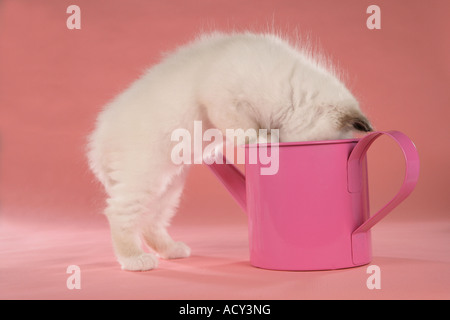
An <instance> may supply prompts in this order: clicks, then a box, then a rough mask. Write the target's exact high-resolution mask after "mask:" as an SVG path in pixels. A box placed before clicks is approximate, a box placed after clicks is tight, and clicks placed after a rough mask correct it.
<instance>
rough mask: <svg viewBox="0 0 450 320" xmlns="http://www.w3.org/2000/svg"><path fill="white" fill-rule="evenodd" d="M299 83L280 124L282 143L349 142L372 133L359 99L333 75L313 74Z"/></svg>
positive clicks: (293, 91)
mask: <svg viewBox="0 0 450 320" xmlns="http://www.w3.org/2000/svg"><path fill="white" fill-rule="evenodd" d="M300 82H301V83H300V85H299V86H298V88H301V89H298V90H295V89H294V90H292V93H291V96H292V98H291V99H290V100H291V102H292V105H291V106H290V107H289V108H286V113H287V114H284V117H283V121H281V122H280V123H279V125H280V137H279V138H280V141H281V142H292V141H314V140H337V139H349V138H352V136H353V133H354V132H370V131H372V130H373V128H372V125H371V124H370V121H369V120H368V119H367V117H366V116H365V115H364V114H363V112H362V111H361V109H360V108H359V103H358V101H357V100H356V98H355V97H354V96H353V95H352V94H351V93H350V91H349V90H348V89H347V88H346V87H345V85H344V84H343V83H341V82H340V81H339V80H338V79H337V78H336V77H334V76H333V75H331V74H329V73H325V72H320V73H319V72H314V74H309V77H308V79H307V80H306V81H305V80H303V81H300Z"/></svg>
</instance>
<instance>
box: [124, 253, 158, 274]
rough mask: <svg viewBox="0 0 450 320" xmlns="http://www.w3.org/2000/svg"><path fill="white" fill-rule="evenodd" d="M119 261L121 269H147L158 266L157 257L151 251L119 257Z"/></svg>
mask: <svg viewBox="0 0 450 320" xmlns="http://www.w3.org/2000/svg"><path fill="white" fill-rule="evenodd" d="M118 260H119V263H120V264H121V266H122V269H123V270H129V271H147V270H151V269H154V268H156V267H157V266H158V258H157V257H156V256H155V255H154V254H151V253H143V254H141V255H139V256H135V257H126V258H125V257H119V258H118Z"/></svg>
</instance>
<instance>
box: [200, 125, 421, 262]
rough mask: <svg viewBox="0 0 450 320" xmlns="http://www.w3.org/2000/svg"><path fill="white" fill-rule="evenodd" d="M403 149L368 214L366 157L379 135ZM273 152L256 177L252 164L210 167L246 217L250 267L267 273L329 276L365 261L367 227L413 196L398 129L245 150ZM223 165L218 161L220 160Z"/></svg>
mask: <svg viewBox="0 0 450 320" xmlns="http://www.w3.org/2000/svg"><path fill="white" fill-rule="evenodd" d="M382 135H386V136H389V137H390V138H392V139H393V140H394V141H395V142H397V144H398V145H399V146H400V148H401V150H402V151H403V155H404V157H405V162H406V170H405V179H404V181H403V185H402V186H401V188H400V191H399V192H398V193H397V195H396V196H395V197H394V198H393V199H392V200H391V201H390V202H389V203H388V204H386V205H385V206H384V207H383V208H382V209H381V210H379V211H378V212H377V213H376V214H374V215H372V216H370V214H369V192H368V178H367V177H368V175H367V159H366V153H367V150H368V149H369V147H370V145H371V144H372V143H373V142H374V141H375V140H376V139H377V138H378V137H380V136H382ZM271 146H272V147H278V161H279V168H278V171H277V173H276V174H269V175H262V174H261V169H262V168H263V167H264V165H263V164H261V162H260V161H255V162H254V163H247V162H248V161H246V164H245V176H244V175H243V174H242V173H241V171H239V169H238V168H236V167H235V166H234V165H232V164H216V163H213V164H210V165H209V167H210V168H211V170H212V171H213V172H214V174H215V175H216V176H217V177H218V178H219V179H220V181H221V182H222V183H223V184H224V185H225V187H226V188H227V189H228V191H229V192H230V193H231V194H232V195H233V197H234V198H235V200H236V201H237V202H238V203H239V205H240V206H241V207H242V209H244V211H245V212H247V214H248V228H249V247H250V263H251V264H252V265H253V266H255V267H260V268H265V269H275V270H330V269H340V268H349V267H355V266H361V265H364V264H368V263H370V261H371V259H372V251H371V237H370V229H371V228H372V227H373V226H374V225H375V224H376V223H377V222H379V221H380V220H381V219H383V218H384V217H385V216H386V215H387V214H388V213H389V212H391V211H392V209H394V208H395V207H396V206H397V205H398V204H400V203H401V202H402V201H403V200H405V199H406V198H407V197H408V195H409V194H410V193H411V192H412V191H413V189H414V187H415V185H416V183H417V179H418V177H419V155H418V153H417V150H416V147H415V146H414V143H413V142H412V141H411V140H410V139H409V138H408V137H407V136H406V135H404V134H403V133H401V132H398V131H388V132H373V133H370V134H368V135H367V136H365V137H364V138H362V139H351V140H330V141H312V142H293V143H278V144H274V145H271V144H260V145H257V144H255V145H246V146H245V149H246V150H245V152H246V159H249V156H250V152H251V151H252V148H270V147H271ZM224 163H225V162H224Z"/></svg>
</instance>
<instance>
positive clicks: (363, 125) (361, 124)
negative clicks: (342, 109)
mask: <svg viewBox="0 0 450 320" xmlns="http://www.w3.org/2000/svg"><path fill="white" fill-rule="evenodd" d="M352 126H353V128H354V129H355V130H358V131H363V132H370V131H373V128H372V126H371V125H370V123H369V120H367V118H366V117H364V116H362V117H359V118H355V119H353V121H352Z"/></svg>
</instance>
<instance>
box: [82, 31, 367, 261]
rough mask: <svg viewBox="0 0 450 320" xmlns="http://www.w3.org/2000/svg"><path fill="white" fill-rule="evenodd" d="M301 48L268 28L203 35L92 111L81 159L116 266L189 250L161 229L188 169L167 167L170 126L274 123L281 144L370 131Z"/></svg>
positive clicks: (336, 83)
mask: <svg viewBox="0 0 450 320" xmlns="http://www.w3.org/2000/svg"><path fill="white" fill-rule="evenodd" d="M327 69H328V68H326V67H325V66H323V65H321V64H320V63H319V62H318V61H317V60H315V59H314V58H313V57H312V56H311V55H310V54H308V52H304V51H302V50H301V48H298V47H296V46H292V45H290V44H289V43H288V42H287V41H285V40H283V39H281V38H280V37H278V36H275V35H271V34H253V33H235V34H221V33H212V34H209V35H204V36H201V37H200V38H198V39H196V40H195V41H193V42H192V43H190V44H188V45H186V46H183V47H181V48H179V49H178V50H176V51H175V52H174V53H172V54H170V55H168V56H167V57H166V58H165V59H164V60H163V61H162V62H161V63H159V64H157V65H155V66H154V67H152V68H150V69H149V70H148V71H147V72H146V73H145V74H144V75H143V76H142V77H141V78H140V79H138V80H137V81H136V82H134V83H133V84H132V85H131V86H130V87H129V88H128V89H127V90H125V91H124V92H123V93H122V94H120V95H119V96H118V97H116V98H115V99H114V100H113V101H112V102H111V103H109V104H108V105H107V106H106V107H105V108H104V110H103V111H102V112H101V113H100V115H99V116H98V119H97V124H96V128H95V130H94V132H93V133H92V135H91V136H90V141H89V152H88V157H89V163H90V167H91V169H92V171H93V172H94V173H95V175H96V176H97V177H98V179H99V180H100V181H101V182H102V184H103V185H104V186H105V188H106V191H107V194H108V196H109V198H108V200H107V207H106V209H105V214H106V216H107V217H108V220H109V223H110V228H111V235H112V241H113V245H114V249H115V253H116V256H117V259H118V261H119V263H120V264H121V266H122V268H123V269H126V270H149V269H152V268H155V267H156V266H157V263H158V259H157V256H156V255H155V254H153V253H147V252H144V251H143V249H142V247H141V242H140V236H142V237H143V239H144V240H145V242H146V244H147V245H148V246H149V247H151V248H152V249H154V251H155V252H156V253H157V254H159V256H160V257H162V258H166V259H171V258H184V257H188V256H189V255H190V249H189V247H188V246H187V245H186V244H184V243H183V242H176V241H174V240H173V239H172V238H171V237H170V236H169V234H168V233H167V230H166V228H167V227H168V225H169V223H170V219H171V217H172V216H173V215H174V213H175V211H176V207H177V205H178V202H179V198H180V195H181V192H182V189H183V185H184V181H185V177H186V172H187V166H186V165H174V164H173V163H172V161H171V158H170V154H171V150H172V146H173V143H172V142H171V141H170V137H171V133H172V131H173V130H174V129H177V128H186V129H188V130H191V131H192V130H193V124H194V120H201V121H203V129H204V130H206V129H207V128H211V127H215V128H218V129H220V130H222V132H223V134H225V129H227V128H229V129H231V128H233V129H238V128H242V129H244V130H247V129H249V128H254V129H255V130H258V129H260V128H265V129H271V128H272V129H274V128H275V129H279V130H280V137H279V138H280V140H281V141H302V140H323V139H339V138H348V137H350V135H351V130H353V129H357V130H362V131H369V130H371V127H370V124H369V122H368V121H367V119H366V118H365V117H364V115H363V114H362V113H361V111H360V109H359V106H358V102H357V100H356V99H355V98H354V97H353V95H352V94H351V93H350V92H349V90H347V88H346V87H345V85H344V84H343V83H342V82H341V81H340V80H339V79H338V77H336V75H334V74H333V72H332V71H329V69H328V70H327Z"/></svg>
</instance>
